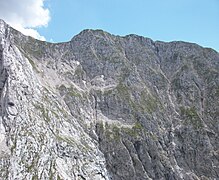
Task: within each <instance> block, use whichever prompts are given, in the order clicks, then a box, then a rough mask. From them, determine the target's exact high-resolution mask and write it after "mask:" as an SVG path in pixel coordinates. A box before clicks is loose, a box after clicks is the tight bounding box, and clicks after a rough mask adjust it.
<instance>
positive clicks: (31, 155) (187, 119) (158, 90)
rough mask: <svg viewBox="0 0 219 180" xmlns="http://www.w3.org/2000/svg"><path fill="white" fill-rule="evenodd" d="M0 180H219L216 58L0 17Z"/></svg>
mask: <svg viewBox="0 0 219 180" xmlns="http://www.w3.org/2000/svg"><path fill="white" fill-rule="evenodd" d="M0 93H1V98H0V102H1V103H0V179H65V180H66V179H69V180H70V179H76V180H77V179H78V180H79V179H82V180H83V179H87V180H95V179H96V180H99V179H100V180H101V179H105V180H110V179H112V180H145V179H168V180H169V179H173V180H175V179H176V180H178V179H185V180H187V179H188V180H190V179H191V180H197V179H200V180H205V179H212V180H213V179H218V178H219V138H218V135H219V53H218V52H216V51H214V50H212V49H210V48H203V47H201V46H199V45H196V44H192V43H186V42H170V43H165V42H158V41H155V42H154V41H152V40H151V39H148V38H145V37H140V36H137V35H128V36H125V37H120V36H114V35H111V34H109V33H107V32H104V31H102V30H84V31H82V32H81V33H80V34H78V35H76V36H75V37H73V38H72V40H71V41H69V42H66V43H56V44H53V43H48V42H42V41H38V40H35V39H33V38H31V37H27V36H24V35H22V34H21V33H20V32H18V31H16V30H14V29H13V28H11V27H9V26H8V25H7V24H6V23H5V22H4V21H2V20H0Z"/></svg>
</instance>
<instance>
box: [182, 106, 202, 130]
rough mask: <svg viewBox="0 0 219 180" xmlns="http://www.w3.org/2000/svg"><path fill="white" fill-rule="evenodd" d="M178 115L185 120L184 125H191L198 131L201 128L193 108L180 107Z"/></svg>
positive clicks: (199, 119) (200, 122)
mask: <svg viewBox="0 0 219 180" xmlns="http://www.w3.org/2000/svg"><path fill="white" fill-rule="evenodd" d="M180 113H181V115H182V116H183V118H184V119H185V124H186V125H192V126H193V127H194V128H195V129H200V128H202V127H203V123H202V121H201V118H200V117H199V115H198V113H197V110H196V108H195V107H191V108H184V107H180Z"/></svg>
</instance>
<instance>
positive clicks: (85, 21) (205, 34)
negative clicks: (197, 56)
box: [0, 0, 219, 51]
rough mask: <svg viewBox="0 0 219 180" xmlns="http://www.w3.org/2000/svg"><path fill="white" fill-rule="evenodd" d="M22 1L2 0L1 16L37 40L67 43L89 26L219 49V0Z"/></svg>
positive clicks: (116, 32)
mask: <svg viewBox="0 0 219 180" xmlns="http://www.w3.org/2000/svg"><path fill="white" fill-rule="evenodd" d="M22 2H23V3H20V2H19V1H14V0H7V1H1V0H0V18H3V19H5V20H6V22H8V23H9V24H11V25H12V26H13V27H15V28H17V29H18V30H20V31H21V32H23V33H24V34H25V33H26V34H27V35H32V36H33V37H36V38H38V39H46V40H47V41H53V42H63V41H69V40H70V39H71V38H72V37H73V36H74V35H76V34H78V33H79V32H81V31H82V30H84V29H103V30H105V31H108V32H110V33H112V34H115V35H127V34H138V35H142V36H145V37H149V38H151V39H153V40H161V41H174V40H182V41H188V42H195V43H198V44H200V45H202V46H205V47H211V48H214V49H216V50H217V51H219V0H22ZM36 2H37V3H36ZM31 3H32V4H31ZM30 7H32V10H30ZM15 15H16V16H15ZM19 20H20V21H19ZM37 27H39V28H37Z"/></svg>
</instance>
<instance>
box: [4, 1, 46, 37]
mask: <svg viewBox="0 0 219 180" xmlns="http://www.w3.org/2000/svg"><path fill="white" fill-rule="evenodd" d="M0 18H1V19H3V20H5V21H6V22H7V23H8V24H10V25H11V26H12V27H14V28H15V29H17V30H19V31H21V32H22V33H23V34H25V35H29V36H32V37H34V38H37V39H40V40H45V38H44V37H43V36H41V35H40V34H39V33H38V32H37V31H36V30H35V29H34V28H36V27H42V26H47V25H48V22H49V20H50V15H49V10H48V9H46V8H45V7H44V0H0Z"/></svg>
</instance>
